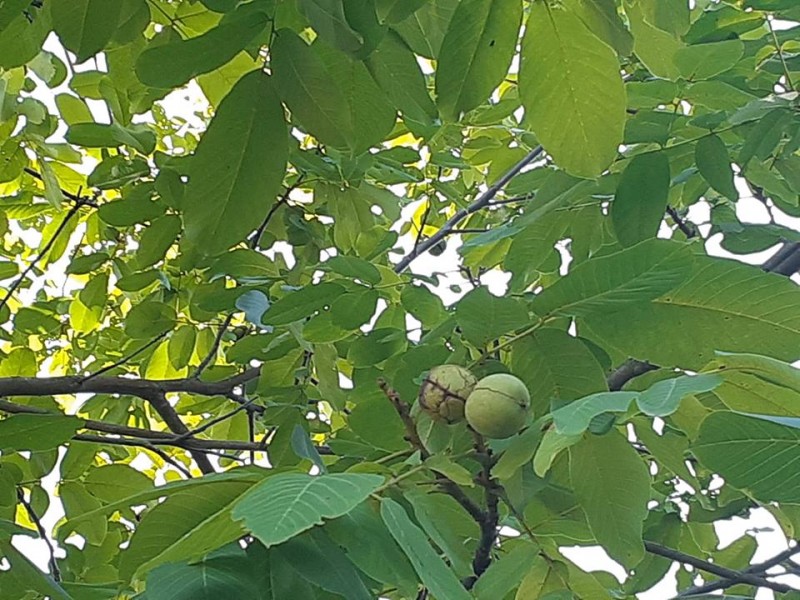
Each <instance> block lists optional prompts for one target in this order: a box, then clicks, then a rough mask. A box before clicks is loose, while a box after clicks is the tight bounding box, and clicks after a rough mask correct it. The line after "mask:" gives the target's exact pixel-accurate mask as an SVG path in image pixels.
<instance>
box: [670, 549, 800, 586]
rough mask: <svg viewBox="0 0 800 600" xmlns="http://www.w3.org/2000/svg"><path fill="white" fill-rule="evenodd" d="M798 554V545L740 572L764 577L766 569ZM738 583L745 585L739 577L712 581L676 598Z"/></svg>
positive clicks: (799, 550)
mask: <svg viewBox="0 0 800 600" xmlns="http://www.w3.org/2000/svg"><path fill="white" fill-rule="evenodd" d="M798 552H800V545H797V546H794V547H793V548H788V549H786V550H784V551H783V552H780V553H778V554H776V555H775V556H773V557H772V558H770V559H768V560H765V561H764V562H761V563H756V564H754V565H750V566H749V567H748V568H747V569H745V570H744V571H742V573H744V574H750V575H760V576H764V577H766V576H767V570H768V569H771V568H772V567H776V566H778V565H779V564H781V563H782V562H784V561H786V560H788V559H789V558H791V557H792V556H794V555H795V554H797V553H798ZM740 583H747V582H746V581H743V580H742V579H741V577H738V576H737V577H734V578H731V579H729V578H723V579H719V580H717V581H712V582H710V583H707V584H705V585H698V586H695V587H692V588H689V589H687V590H684V591H682V592H681V593H680V594H678V597H679V598H686V597H689V596H699V595H700V594H708V593H710V592H713V591H715V590H723V589H727V588H729V587H732V586H734V585H737V584H740Z"/></svg>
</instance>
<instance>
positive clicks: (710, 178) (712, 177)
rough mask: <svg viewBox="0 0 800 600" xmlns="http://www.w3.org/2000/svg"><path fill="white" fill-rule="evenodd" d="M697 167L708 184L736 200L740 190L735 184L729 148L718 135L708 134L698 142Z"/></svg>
mask: <svg viewBox="0 0 800 600" xmlns="http://www.w3.org/2000/svg"><path fill="white" fill-rule="evenodd" d="M694 160H695V162H696V163H697V168H698V169H699V170H700V174H701V175H702V176H703V179H705V180H706V181H707V182H708V184H709V185H710V186H711V187H712V188H714V189H715V190H716V191H718V192H719V193H720V194H722V195H723V196H725V197H726V198H728V199H730V200H733V201H734V202H735V201H736V200H738V199H739V192H737V191H736V187H735V186H734V185H733V169H732V168H731V159H730V157H729V156H728V149H727V148H726V147H725V143H724V142H723V141H722V140H721V139H720V137H719V136H717V135H707V136H705V137H703V138H701V139H700V141H699V142H697V146H695V150H694Z"/></svg>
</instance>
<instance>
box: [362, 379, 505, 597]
mask: <svg viewBox="0 0 800 600" xmlns="http://www.w3.org/2000/svg"><path fill="white" fill-rule="evenodd" d="M378 386H379V387H380V388H381V391H383V393H384V394H385V395H386V397H387V398H388V399H389V402H391V403H392V406H394V409H395V410H396V411H397V414H398V415H399V416H400V420H401V421H403V426H404V427H405V430H406V435H405V439H406V441H408V443H409V444H411V446H412V447H413V448H414V449H415V450H417V451H419V453H420V457H421V458H422V460H425V459H426V458H428V457H430V452H428V449H427V448H426V447H425V444H423V442H422V440H421V439H420V437H419V434H418V433H417V426H416V425H415V424H414V419H413V418H412V417H411V411H410V407H409V405H408V403H407V402H405V401H404V400H403V399H402V398H401V397H400V395H399V394H398V393H397V391H396V390H394V389H392V388H390V387H389V384H387V383H386V381H385V380H384V379H379V380H378ZM436 484H437V485H438V486H439V487H440V488H441V489H442V491H444V492H445V493H446V494H448V495H449V496H450V497H452V498H453V499H454V500H455V501H456V502H458V503H459V504H460V505H461V506H462V508H463V509H464V510H466V511H467V513H469V516H471V517H472V518H473V520H474V521H475V522H476V523H478V525H479V526H480V527H481V531H483V527H484V526H485V523H486V522H487V518H488V517H487V511H484V510H483V509H482V508H481V507H480V506H478V505H477V504H476V503H475V502H473V500H472V499H471V498H470V497H469V496H467V494H465V493H464V490H462V489H461V488H460V487H459V485H458V484H457V483H456V482H454V481H453V480H452V479H450V478H449V477H446V476H444V475H442V474H440V473H437V474H436ZM496 508H497V507H496V505H495V510H496ZM487 566H488V564H487ZM484 569H485V567H484ZM476 575H479V573H476ZM475 579H476V580H477V577H476V578H475ZM470 580H471V578H468V580H467V581H465V582H464V585H465V586H467V585H474V581H473V582H472V583H470Z"/></svg>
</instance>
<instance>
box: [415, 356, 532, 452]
mask: <svg viewBox="0 0 800 600" xmlns="http://www.w3.org/2000/svg"><path fill="white" fill-rule="evenodd" d="M418 401H419V406H420V408H421V409H422V410H424V411H425V412H426V413H428V414H429V415H430V416H431V418H433V419H435V420H438V421H446V422H447V423H457V422H459V421H462V420H464V418H466V420H467V423H468V424H469V426H470V427H471V428H472V429H474V430H475V431H477V432H478V433H480V434H481V435H482V436H484V437H487V438H494V439H502V438H507V437H511V436H512V435H514V434H515V433H518V432H519V431H520V430H521V429H522V428H523V427H524V426H525V423H526V422H527V419H528V412H529V410H530V405H531V396H530V393H529V392H528V388H526V387H525V384H524V383H523V382H522V381H521V380H520V379H518V378H517V377H514V376H513V375H509V374H508V373H495V374H493V375H487V376H486V377H484V378H483V379H481V380H480V381H478V380H477V378H476V377H475V376H474V375H473V374H472V373H471V372H470V371H468V370H467V369H465V368H464V367H460V366H458V365H439V366H437V367H433V368H432V369H431V370H430V371H429V372H428V375H427V377H426V378H425V381H423V383H422V386H421V387H420V390H419V399H418Z"/></svg>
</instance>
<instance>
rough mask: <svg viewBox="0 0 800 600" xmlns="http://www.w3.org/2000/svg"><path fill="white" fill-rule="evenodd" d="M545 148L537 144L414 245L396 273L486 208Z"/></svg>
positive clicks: (398, 265) (396, 267) (397, 267)
mask: <svg viewBox="0 0 800 600" xmlns="http://www.w3.org/2000/svg"><path fill="white" fill-rule="evenodd" d="M543 151H544V150H543V149H542V147H541V146H536V148H534V149H533V150H531V151H530V152H529V153H528V154H527V156H525V158H523V159H522V160H521V161H519V162H518V163H517V164H516V165H514V166H513V167H511V169H510V170H509V171H508V172H507V173H506V174H505V175H503V176H502V177H501V178H500V179H498V180H497V182H496V183H495V184H494V185H493V186H491V187H490V188H489V189H488V190H486V191H485V192H484V193H483V194H481V195H480V196H478V197H477V198H476V199H475V201H474V202H472V203H471V204H470V205H469V206H467V207H466V208H462V209H461V210H459V211H458V212H456V214H454V215H453V216H452V217H450V218H449V219H448V220H447V222H446V223H445V224H444V225H442V228H441V229H440V230H439V231H437V232H436V233H434V234H433V235H432V236H431V237H429V238H428V239H426V240H425V241H423V242H421V243H420V244H419V245H417V246H416V247H414V248H413V249H412V250H411V252H409V253H408V254H407V255H406V256H405V257H403V259H402V260H401V261H400V262H399V263H397V264H396V265H395V267H394V272H395V273H402V272H403V271H405V270H406V269H407V268H408V265H410V264H411V263H412V262H414V261H415V260H416V259H417V258H418V257H419V256H421V255H422V254H425V253H426V252H427V251H428V250H430V249H431V248H433V247H434V246H435V245H436V244H438V243H439V242H441V241H442V240H443V239H444V238H446V237H447V236H448V235H450V233H451V232H452V230H453V229H454V228H455V226H456V225H458V224H459V223H460V222H461V221H463V220H464V219H466V218H467V217H468V216H470V215H471V214H473V213H476V212H478V211H479V210H481V209H483V208H486V207H487V206H489V203H490V202H491V201H492V199H493V198H494V197H495V196H496V195H497V193H498V192H499V191H500V190H502V189H503V188H504V187H505V186H506V184H508V182H509V181H511V180H512V179H514V177H516V176H517V175H519V174H520V172H521V171H522V169H524V168H525V167H526V166H528V165H529V164H530V163H532V162H533V161H534V160H536V159H537V158H539V156H540V155H541V154H542V152H543Z"/></svg>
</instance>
